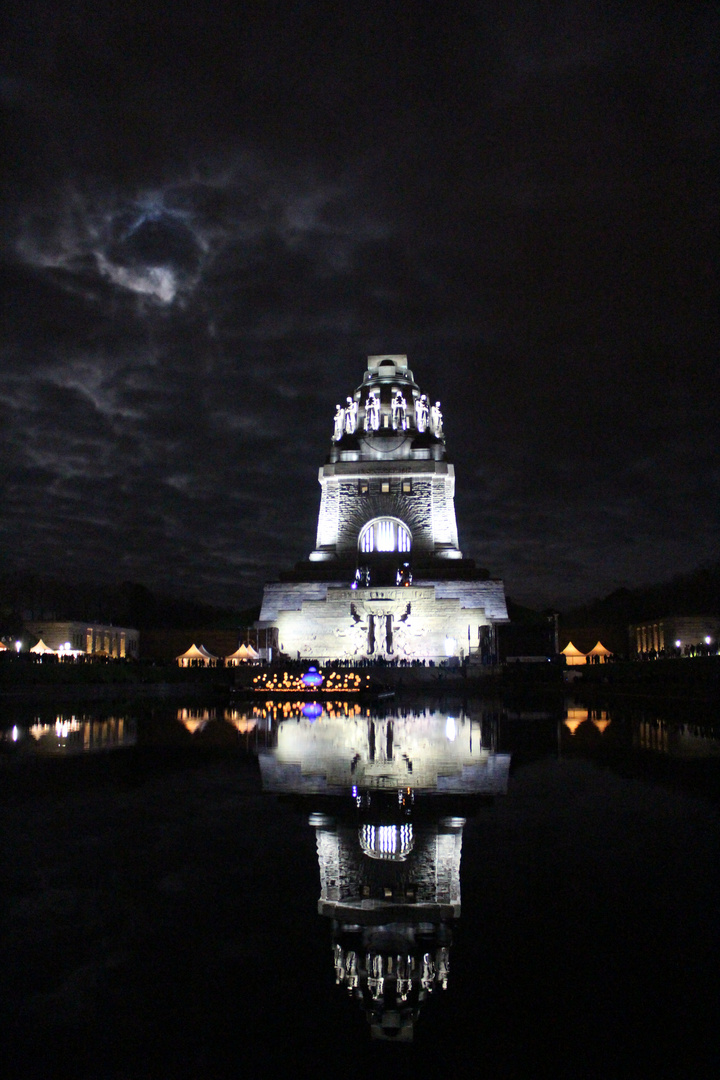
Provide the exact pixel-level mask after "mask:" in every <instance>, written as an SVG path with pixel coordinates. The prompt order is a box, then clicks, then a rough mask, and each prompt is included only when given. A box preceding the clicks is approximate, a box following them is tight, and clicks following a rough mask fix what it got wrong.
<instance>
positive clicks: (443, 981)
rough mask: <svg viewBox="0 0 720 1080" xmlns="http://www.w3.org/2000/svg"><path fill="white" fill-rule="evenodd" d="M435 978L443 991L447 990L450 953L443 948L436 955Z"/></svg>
mask: <svg viewBox="0 0 720 1080" xmlns="http://www.w3.org/2000/svg"><path fill="white" fill-rule="evenodd" d="M435 959H436V960H437V978H438V982H439V983H440V985H441V986H442V988H443V990H447V984H448V977H449V975H450V952H449V950H448V949H446V948H445V946H443V947H442V948H440V949H439V950H438V952H437V954H436V957H435Z"/></svg>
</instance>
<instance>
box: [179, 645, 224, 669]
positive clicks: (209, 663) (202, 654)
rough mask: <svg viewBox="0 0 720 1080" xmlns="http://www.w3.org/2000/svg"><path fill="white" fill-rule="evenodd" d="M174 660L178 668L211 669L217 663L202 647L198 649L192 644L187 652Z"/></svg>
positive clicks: (216, 659) (214, 657) (215, 658)
mask: <svg viewBox="0 0 720 1080" xmlns="http://www.w3.org/2000/svg"><path fill="white" fill-rule="evenodd" d="M175 659H176V660H177V662H178V665H179V666H180V667H213V666H214V665H215V664H217V661H218V658H217V656H213V654H212V653H211V652H208V650H207V649H206V648H205V646H204V645H201V646H200V648H198V646H197V645H195V643H194V642H193V644H192V645H191V646H190V648H189V649H188V651H187V652H184V653H182V654H181V655H180V656H176V657H175Z"/></svg>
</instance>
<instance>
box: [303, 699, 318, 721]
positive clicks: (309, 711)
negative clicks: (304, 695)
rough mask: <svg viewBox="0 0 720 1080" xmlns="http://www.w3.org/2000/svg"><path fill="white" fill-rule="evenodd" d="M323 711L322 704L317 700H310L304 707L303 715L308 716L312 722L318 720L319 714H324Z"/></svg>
mask: <svg viewBox="0 0 720 1080" xmlns="http://www.w3.org/2000/svg"><path fill="white" fill-rule="evenodd" d="M322 711H323V710H322V705H320V703H319V702H317V701H308V702H306V704H305V705H303V707H302V714H303V716H305V717H307V719H308V720H309V721H310V723H311V724H312V723H313V721H315V720H317V718H318V717H319V716H322Z"/></svg>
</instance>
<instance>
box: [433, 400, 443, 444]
mask: <svg viewBox="0 0 720 1080" xmlns="http://www.w3.org/2000/svg"><path fill="white" fill-rule="evenodd" d="M430 430H431V431H432V433H433V435H435V436H437V438H438V439H441V438H442V433H443V422H442V413H441V412H440V402H439V401H436V402H435V404H434V405H433V406H432V408H431V409H430Z"/></svg>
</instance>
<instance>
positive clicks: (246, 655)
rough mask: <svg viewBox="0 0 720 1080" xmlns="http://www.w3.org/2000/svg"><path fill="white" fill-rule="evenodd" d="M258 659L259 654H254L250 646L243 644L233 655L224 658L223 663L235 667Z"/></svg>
mask: <svg viewBox="0 0 720 1080" xmlns="http://www.w3.org/2000/svg"><path fill="white" fill-rule="evenodd" d="M259 659H260V653H258V652H255V650H254V649H253V647H252V645H244V644H243V645H241V646H240V648H239V649H236V650H235V652H234V653H231V654H230V656H226V657H225V663H226V664H232V665H233V666H236V665H237V664H247V663H250V662H253V661H255V660H259Z"/></svg>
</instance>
